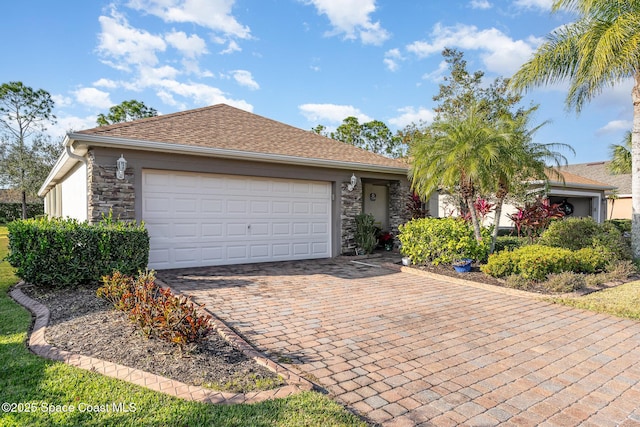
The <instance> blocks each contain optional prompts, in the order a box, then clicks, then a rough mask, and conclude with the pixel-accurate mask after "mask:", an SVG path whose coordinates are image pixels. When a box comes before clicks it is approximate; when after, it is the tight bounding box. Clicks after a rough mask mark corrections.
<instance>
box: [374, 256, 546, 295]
mask: <svg viewBox="0 0 640 427" xmlns="http://www.w3.org/2000/svg"><path fill="white" fill-rule="evenodd" d="M382 267H384V268H387V269H389V270H395V271H400V272H403V273H408V274H413V275H415V276H423V277H429V278H432V279H437V280H442V281H445V282H452V283H455V284H457V285H463V286H470V287H472V288H478V289H484V290H485V291H490V292H496V293H499V294H506V295H512V296H516V297H521V298H529V299H537V300H541V299H543V298H544V295H537V294H532V293H531V292H526V291H521V290H519V289H511V288H502V287H500V286H494V285H487V284H485V283H479V282H474V281H472V280H465V279H458V278H457V277H451V276H445V275H443V274H437V273H432V272H431V271H425V270H419V269H417V268H411V267H407V266H403V265H397V264H393V263H384V264H382Z"/></svg>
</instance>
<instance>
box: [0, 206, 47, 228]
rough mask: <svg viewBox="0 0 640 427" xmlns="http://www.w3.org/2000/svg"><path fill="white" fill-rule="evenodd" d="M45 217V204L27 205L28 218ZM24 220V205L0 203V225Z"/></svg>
mask: <svg viewBox="0 0 640 427" xmlns="http://www.w3.org/2000/svg"><path fill="white" fill-rule="evenodd" d="M39 215H44V203H42V202H41V203H27V218H35V217H37V216H39ZM21 218H22V203H0V224H7V223H9V222H11V221H15V220H18V219H21Z"/></svg>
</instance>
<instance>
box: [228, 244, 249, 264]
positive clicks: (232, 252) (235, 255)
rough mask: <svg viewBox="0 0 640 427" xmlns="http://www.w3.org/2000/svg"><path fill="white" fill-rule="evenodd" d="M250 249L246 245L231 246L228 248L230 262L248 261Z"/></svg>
mask: <svg viewBox="0 0 640 427" xmlns="http://www.w3.org/2000/svg"><path fill="white" fill-rule="evenodd" d="M247 254H248V248H247V246H246V245H229V246H227V259H228V260H236V261H237V260H241V261H243V260H246V259H248V256H247Z"/></svg>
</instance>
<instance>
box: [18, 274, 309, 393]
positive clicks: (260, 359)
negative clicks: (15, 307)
mask: <svg viewBox="0 0 640 427" xmlns="http://www.w3.org/2000/svg"><path fill="white" fill-rule="evenodd" d="M23 284H24V282H19V283H18V284H17V285H15V286H14V287H13V289H12V290H11V292H10V293H9V295H10V296H11V298H13V300H14V301H16V302H17V303H18V304H20V305H22V306H23V307H25V308H26V309H28V310H29V311H31V312H32V313H33V315H34V316H35V321H34V323H33V327H32V330H31V333H30V334H29V338H28V343H27V346H28V348H29V349H30V350H31V351H33V352H34V353H35V354H37V355H38V356H42V357H44V358H47V359H51V360H56V361H61V362H64V363H66V364H68V365H71V366H75V367H77V368H80V369H84V370H86V371H92V372H97V373H99V374H102V375H106V376H109V377H112V378H116V379H119V380H123V381H128V382H130V383H132V384H136V385H139V386H142V387H145V388H148V389H150V390H154V391H158V392H161V393H164V394H168V395H170V396H175V397H178V398H180V399H184V400H189V401H196V402H202V403H213V404H223V405H231V404H239V403H257V402H263V401H265V400H269V399H275V398H282V397H288V396H291V395H293V394H296V393H299V392H301V391H303V390H311V389H312V388H313V384H312V383H311V382H309V381H307V380H306V379H304V378H301V377H299V376H298V375H295V374H293V373H292V372H290V371H289V370H287V369H286V368H284V367H282V366H280V365H278V364H277V363H275V362H274V361H272V360H269V359H267V358H266V357H264V356H262V355H261V354H260V353H259V352H258V351H256V350H255V349H253V347H251V346H250V345H249V344H248V343H247V342H246V341H244V340H243V339H242V338H241V337H239V336H238V335H237V334H235V332H233V330H231V329H230V328H227V329H228V331H227V330H224V328H223V327H221V325H220V321H219V320H217V317H215V318H214V319H216V320H214V323H215V327H216V329H217V330H223V331H224V335H223V337H224V338H225V339H226V340H228V341H230V342H231V343H233V344H234V345H237V346H238V349H239V350H240V351H242V352H243V353H244V352H245V350H246V349H247V347H248V348H250V349H251V353H250V354H246V353H245V354H246V355H247V356H248V357H251V358H252V359H254V360H255V361H256V362H257V363H259V364H261V365H263V366H265V367H267V368H268V369H270V370H272V371H273V372H276V373H277V374H279V375H281V376H283V377H284V378H285V381H287V383H288V385H286V386H283V387H279V388H276V389H273V390H262V391H256V392H251V393H228V392H222V391H216V390H211V389H207V388H204V387H199V386H193V385H188V384H185V383H182V382H180V381H176V380H172V379H169V378H165V377H162V376H160V375H156V374H152V373H150V372H146V371H142V370H140V369H134V368H130V367H128V366H123V365H119V364H117V363H112V362H107V361H104V360H101V359H98V358H95V357H90V356H84V355H82V354H76V353H71V352H69V351H65V350H60V349H58V348H56V347H55V346H52V345H50V344H49V343H48V342H47V340H46V339H45V331H46V329H47V325H48V324H49V309H48V308H47V307H46V306H45V305H43V304H41V303H39V302H38V301H35V300H33V299H31V298H29V297H28V296H27V295H26V294H24V293H23V292H22V291H21V290H20V287H21V286H22V285H23ZM222 326H226V325H222ZM243 343H244V344H243Z"/></svg>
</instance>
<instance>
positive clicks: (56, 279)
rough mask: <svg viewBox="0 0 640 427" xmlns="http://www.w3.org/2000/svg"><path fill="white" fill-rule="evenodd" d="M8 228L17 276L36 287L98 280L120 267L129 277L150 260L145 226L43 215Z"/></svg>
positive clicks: (12, 258)
mask: <svg viewBox="0 0 640 427" xmlns="http://www.w3.org/2000/svg"><path fill="white" fill-rule="evenodd" d="M7 228H8V231H9V255H8V256H7V260H8V261H9V263H10V264H11V265H12V266H13V267H15V268H16V275H17V276H18V277H20V278H21V279H22V280H24V281H25V282H27V283H31V284H33V285H38V286H43V287H61V286H74V285H78V284H87V283H99V282H100V281H101V279H102V276H105V275H109V274H111V273H112V272H113V271H116V270H118V271H120V272H122V273H123V274H130V275H132V274H136V273H138V271H140V270H145V269H146V266H147V263H148V260H149V235H148V233H147V230H146V229H145V227H144V225H138V224H135V223H128V222H114V221H110V220H105V221H103V222H101V223H99V224H96V225H89V224H87V223H84V222H78V221H76V220H74V219H59V218H53V219H47V218H42V219H28V220H19V221H14V222H11V223H9V224H8V225H7Z"/></svg>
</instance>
